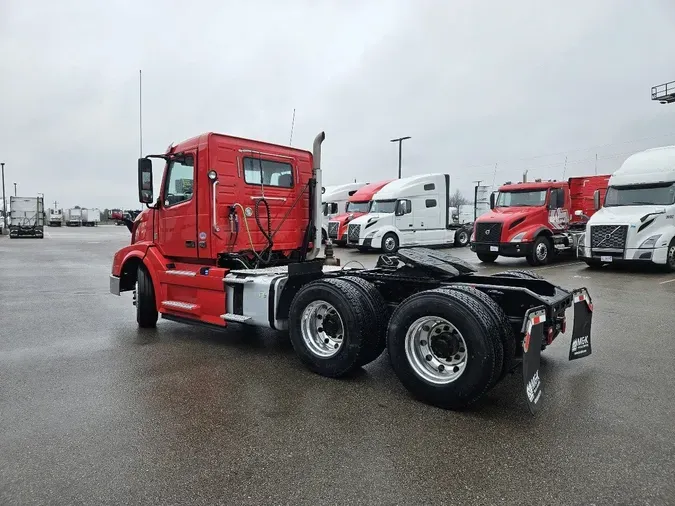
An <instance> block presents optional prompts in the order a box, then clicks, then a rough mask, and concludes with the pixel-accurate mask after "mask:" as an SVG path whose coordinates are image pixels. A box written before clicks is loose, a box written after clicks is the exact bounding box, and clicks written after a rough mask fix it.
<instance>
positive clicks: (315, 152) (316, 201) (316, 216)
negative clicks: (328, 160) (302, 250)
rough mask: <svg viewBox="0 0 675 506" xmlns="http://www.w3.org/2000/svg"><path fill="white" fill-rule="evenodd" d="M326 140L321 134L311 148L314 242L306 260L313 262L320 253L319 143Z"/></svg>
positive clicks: (324, 134)
mask: <svg viewBox="0 0 675 506" xmlns="http://www.w3.org/2000/svg"><path fill="white" fill-rule="evenodd" d="M325 138H326V133H325V132H321V133H319V134H318V135H317V136H316V137H315V138H314V145H313V146H312V157H313V159H314V166H313V167H312V177H313V178H314V181H315V185H314V194H313V195H312V199H313V202H312V203H311V205H312V221H313V223H312V225H313V226H314V240H313V241H312V242H313V247H312V250H311V251H309V252H308V253H307V259H308V260H313V259H314V258H316V257H317V255H318V254H319V252H320V251H321V214H322V213H321V187H322V178H321V143H322V142H323V141H324V139H325Z"/></svg>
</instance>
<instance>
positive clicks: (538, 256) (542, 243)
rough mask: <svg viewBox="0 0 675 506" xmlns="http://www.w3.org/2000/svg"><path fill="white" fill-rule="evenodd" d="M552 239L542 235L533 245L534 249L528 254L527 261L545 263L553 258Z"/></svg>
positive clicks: (531, 263) (534, 263)
mask: <svg viewBox="0 0 675 506" xmlns="http://www.w3.org/2000/svg"><path fill="white" fill-rule="evenodd" d="M551 254H552V251H551V241H549V239H548V238H547V237H544V236H543V235H540V236H539V237H537V239H536V240H535V241H534V244H533V245H532V251H531V252H530V254H529V255H527V263H528V264H530V265H532V266H536V265H545V264H547V263H548V262H549V261H550V259H551Z"/></svg>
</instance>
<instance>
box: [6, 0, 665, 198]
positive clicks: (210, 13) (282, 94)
mask: <svg viewBox="0 0 675 506" xmlns="http://www.w3.org/2000/svg"><path fill="white" fill-rule="evenodd" d="M674 26H675V2H673V1H672V0H650V1H648V2H638V1H630V0H592V1H586V2H582V1H570V0H566V1H541V0H539V1H535V0H533V1H524V0H510V1H508V2H505V1H498V0H493V1H484V2H477V1H471V0H461V1H460V0H452V1H450V0H445V1H441V0H439V1H424V0H361V1H356V0H341V1H338V0H332V1H329V0H307V1H301V0H286V1H272V0H268V1H260V0H250V1H249V2H246V3H244V2H233V1H223V0H221V1H206V0H203V1H202V0H191V1H189V2H185V1H180V2H179V1H168V0H164V1H161V2H160V1H157V0H154V1H153V0H148V1H145V2H132V1H130V0H129V1H127V0H106V1H105V2H85V1H83V0H79V1H73V0H64V1H60V2H47V1H45V0H43V1H28V0H24V1H17V0H0V92H1V93H0V116H1V118H2V120H1V121H0V161H4V162H6V186H7V192H8V193H10V192H11V191H13V186H12V183H13V182H14V181H16V182H17V183H18V187H19V194H21V195H35V194H36V193H37V192H43V193H44V194H45V198H46V200H47V202H48V203H49V202H53V201H54V200H57V201H58V202H59V207H71V206H74V205H80V206H84V207H94V206H98V207H100V208H106V207H108V208H109V207H125V208H127V207H133V208H137V207H139V204H138V203H137V200H136V196H137V191H136V158H137V157H138V154H139V139H138V137H139V135H138V130H139V128H138V91H139V90H138V88H139V86H138V70H139V69H142V70H143V117H144V125H143V133H144V145H143V148H144V151H145V152H146V153H149V152H163V151H164V150H165V148H166V147H167V145H168V144H170V143H171V142H178V141H180V140H183V139H185V138H187V137H191V136H194V135H197V134H199V133H202V132H205V131H212V130H213V131H218V132H223V133H231V134H234V135H239V136H244V137H252V138H257V139H260V140H266V141H271V142H276V143H282V144H287V143H288V142H289V137H290V128H291V118H292V114H293V109H294V108H295V109H296V120H295V131H294V134H293V145H294V146H297V147H302V148H307V149H309V148H310V147H311V142H312V139H313V137H314V135H315V134H316V133H317V132H318V131H320V130H322V129H323V130H325V131H326V135H327V138H326V142H325V144H324V160H323V165H324V168H325V169H326V170H325V173H324V174H325V178H324V183H325V184H327V185H328V184H339V183H342V182H348V181H350V180H354V179H359V180H368V181H375V180H378V179H383V178H387V177H395V175H396V172H397V163H398V151H397V148H396V146H395V145H394V144H392V143H390V142H389V139H391V138H393V137H398V136H403V135H410V136H412V139H410V140H408V141H406V142H405V143H404V147H403V174H404V176H405V175H412V174H420V173H427V172H446V173H449V174H450V175H451V177H452V182H453V184H454V185H455V186H456V187H458V188H460V189H461V190H462V191H464V192H466V193H469V192H470V191H471V188H472V180H474V179H482V180H483V181H484V182H487V183H488V184H492V182H493V179H494V168H495V163H497V174H496V183H497V184H499V183H502V182H504V181H505V180H507V179H518V178H520V177H522V172H523V169H527V168H529V169H531V170H530V177H531V178H535V177H544V178H546V177H550V178H558V179H560V178H561V177H562V176H563V170H564V169H563V168H564V161H565V156H566V155H567V156H568V164H567V169H566V174H565V176H566V177H567V176H571V175H582V174H588V173H593V171H594V170H595V154H596V153H597V154H598V158H599V162H598V171H599V173H600V172H605V173H609V172H611V171H613V170H614V169H616V168H618V166H619V165H620V164H621V162H622V161H623V159H624V158H625V157H626V156H628V155H629V154H630V153H631V152H634V151H637V150H640V149H643V148H646V147H651V146H659V145H665V144H675V105H672V106H666V105H659V104H658V103H654V102H651V101H650V88H651V86H653V85H656V84H660V83H664V82H666V81H670V80H675V52H674V51H673V48H675V30H673V27H674ZM48 206H49V204H48Z"/></svg>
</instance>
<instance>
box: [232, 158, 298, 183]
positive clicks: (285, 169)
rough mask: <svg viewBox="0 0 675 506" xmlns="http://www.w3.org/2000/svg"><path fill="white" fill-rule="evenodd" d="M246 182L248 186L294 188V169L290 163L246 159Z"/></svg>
mask: <svg viewBox="0 0 675 506" xmlns="http://www.w3.org/2000/svg"><path fill="white" fill-rule="evenodd" d="M244 181H246V182H247V183H248V184H257V185H259V184H261V183H262V184H264V185H265V186H278V187H280V188H293V167H292V166H291V164H290V163H284V162H273V161H272V160H262V159H260V158H244Z"/></svg>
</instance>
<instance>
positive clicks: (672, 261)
mask: <svg viewBox="0 0 675 506" xmlns="http://www.w3.org/2000/svg"><path fill="white" fill-rule="evenodd" d="M664 270H665V271H666V272H675V237H674V238H673V239H672V240H671V241H670V244H669V245H668V251H667V252H666V265H665V266H664Z"/></svg>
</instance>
